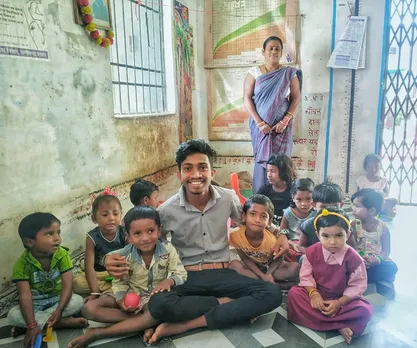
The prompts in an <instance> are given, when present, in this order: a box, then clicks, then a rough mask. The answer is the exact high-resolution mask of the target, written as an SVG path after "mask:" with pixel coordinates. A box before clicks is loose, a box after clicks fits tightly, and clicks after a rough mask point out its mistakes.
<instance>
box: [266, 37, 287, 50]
mask: <svg viewBox="0 0 417 348" xmlns="http://www.w3.org/2000/svg"><path fill="white" fill-rule="evenodd" d="M270 41H279V43H280V44H281V49H283V48H284V44H283V43H282V40H281V39H280V38H279V37H278V36H270V37H268V38H267V39H266V40H265V41H264V44H263V46H262V47H263V49H264V51H265V48H266V46H268V43H269V42H270Z"/></svg>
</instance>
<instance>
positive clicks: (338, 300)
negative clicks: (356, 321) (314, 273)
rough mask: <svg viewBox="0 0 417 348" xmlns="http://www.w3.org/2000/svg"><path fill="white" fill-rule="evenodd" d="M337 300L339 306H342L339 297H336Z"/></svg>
mask: <svg viewBox="0 0 417 348" xmlns="http://www.w3.org/2000/svg"><path fill="white" fill-rule="evenodd" d="M337 302H339V306H340V308H343V306H342V302H340V299H339V298H338V299H337Z"/></svg>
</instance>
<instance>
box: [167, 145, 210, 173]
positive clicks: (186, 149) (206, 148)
mask: <svg viewBox="0 0 417 348" xmlns="http://www.w3.org/2000/svg"><path fill="white" fill-rule="evenodd" d="M195 153H201V154H203V155H206V156H207V157H208V160H209V162H210V167H211V169H213V162H214V161H215V160H216V157H217V153H216V151H215V150H214V149H213V148H212V147H211V145H210V144H208V143H206V142H205V141H204V140H203V139H191V140H188V141H185V142H183V143H182V144H181V145H180V146H179V148H178V150H177V152H176V153H175V161H176V162H177V165H178V169H179V170H181V164H182V162H184V161H185V159H186V158H187V157H188V156H189V155H192V154H195Z"/></svg>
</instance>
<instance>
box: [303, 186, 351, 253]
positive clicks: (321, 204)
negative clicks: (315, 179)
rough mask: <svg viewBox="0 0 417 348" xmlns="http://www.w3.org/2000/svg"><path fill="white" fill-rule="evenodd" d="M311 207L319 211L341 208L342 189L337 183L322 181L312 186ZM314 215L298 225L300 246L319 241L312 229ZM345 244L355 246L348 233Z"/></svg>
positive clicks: (305, 246)
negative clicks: (328, 208)
mask: <svg viewBox="0 0 417 348" xmlns="http://www.w3.org/2000/svg"><path fill="white" fill-rule="evenodd" d="M312 198H313V208H314V209H315V211H316V212H317V211H319V210H320V209H322V208H327V207H332V208H341V207H342V206H343V198H344V197H343V191H342V189H341V188H340V186H339V185H337V184H334V183H332V182H324V183H322V184H320V185H317V186H316V187H314V190H313V194H312ZM314 219H315V216H313V217H311V218H309V219H307V220H306V221H304V222H303V223H302V224H301V225H300V232H301V234H300V241H299V243H298V245H299V246H300V247H304V248H307V247H309V246H311V245H313V244H315V243H317V242H318V241H319V239H318V238H317V235H316V231H315V229H314ZM347 244H348V245H350V246H351V247H352V248H355V247H356V244H355V238H354V237H353V235H350V236H349V238H348V241H347Z"/></svg>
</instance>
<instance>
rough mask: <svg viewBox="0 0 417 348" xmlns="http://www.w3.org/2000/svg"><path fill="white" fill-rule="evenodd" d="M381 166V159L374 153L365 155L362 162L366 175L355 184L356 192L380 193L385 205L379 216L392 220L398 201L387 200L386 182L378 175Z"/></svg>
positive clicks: (387, 188)
mask: <svg viewBox="0 0 417 348" xmlns="http://www.w3.org/2000/svg"><path fill="white" fill-rule="evenodd" d="M381 164H382V158H381V157H380V156H378V155H376V154H374V153H371V154H369V155H367V156H366V157H365V160H364V161H363V169H365V172H366V175H363V176H360V177H359V178H358V180H357V181H356V183H357V185H358V190H361V189H364V188H371V189H374V190H375V191H377V192H380V193H382V194H383V196H384V197H385V203H384V206H383V208H382V210H381V215H383V216H385V217H387V218H391V219H392V218H394V217H395V206H396V205H397V203H398V201H397V200H396V199H395V198H387V196H388V194H389V187H388V181H387V179H386V178H383V177H382V176H381V175H380V172H381V166H382V165H381Z"/></svg>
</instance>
